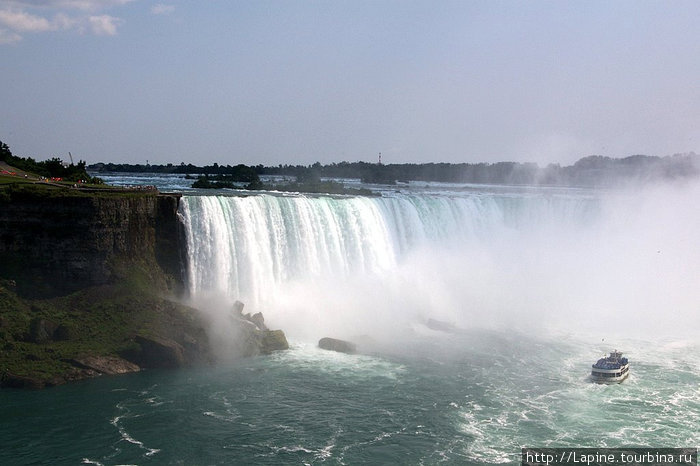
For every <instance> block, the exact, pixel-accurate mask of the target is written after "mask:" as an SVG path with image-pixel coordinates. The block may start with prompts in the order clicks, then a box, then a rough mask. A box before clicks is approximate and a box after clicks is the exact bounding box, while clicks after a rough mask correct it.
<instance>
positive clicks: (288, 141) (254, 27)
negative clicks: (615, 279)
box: [0, 0, 700, 165]
mask: <svg viewBox="0 0 700 466" xmlns="http://www.w3.org/2000/svg"><path fill="white" fill-rule="evenodd" d="M0 61H1V62H2V72H1V73H0V103H1V105H2V112H0V140H2V141H3V142H5V143H7V144H9V145H10V147H11V149H12V150H13V152H14V153H15V154H17V155H23V156H32V157H35V158H38V159H44V158H47V157H51V156H54V155H56V156H61V157H67V154H68V152H69V151H70V152H72V154H73V156H74V157H75V158H80V159H84V160H87V161H88V163H94V162H100V161H104V162H108V161H111V162H129V163H145V162H146V160H148V161H149V162H150V163H168V162H171V163H176V164H177V163H180V162H192V163H195V164H208V163H212V162H218V163H222V164H228V163H231V164H234V163H247V164H258V163H262V164H265V165H276V164H279V163H290V164H297V163H300V164H310V163H313V162H316V161H320V162H322V163H330V162H340V161H343V160H346V161H357V160H365V161H375V160H376V159H377V154H378V153H379V152H381V153H382V158H383V161H384V162H385V163H403V162H415V163H420V162H440V161H444V162H470V163H473V162H496V161H505V160H508V161H520V162H537V163H539V164H540V165H543V164H547V163H551V162H555V163H561V164H563V165H568V164H570V163H572V162H574V161H575V160H577V159H578V158H580V157H583V156H586V155H591V154H599V155H607V156H611V157H624V156H628V155H633V154H647V155H659V156H663V155H670V154H674V153H685V152H690V151H695V152H700V85H698V79H699V78H698V76H700V2H697V1H694V0H693V1H673V2H668V1H658V2H653V1H615V2H610V1H577V2H573V1H571V2H568V1H517V2H516V1H494V0H489V1H466V0H464V1H409V0H405V1H389V0H386V1H384V0H371V1H370V0H350V1H332V0H325V1H292V0H284V1H282V0H278V1H267V0H250V1H228V0H226V1H224V0H216V1H215V0H211V1H197V2H195V1H163V2H155V1H146V0H45V1H38V0H34V1H32V0H28V1H17V0H0Z"/></svg>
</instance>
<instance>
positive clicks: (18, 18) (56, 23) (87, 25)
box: [0, 0, 167, 44]
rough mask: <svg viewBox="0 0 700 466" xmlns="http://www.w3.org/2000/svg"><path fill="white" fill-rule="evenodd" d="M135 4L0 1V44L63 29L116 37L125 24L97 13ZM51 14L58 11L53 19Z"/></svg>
mask: <svg viewBox="0 0 700 466" xmlns="http://www.w3.org/2000/svg"><path fill="white" fill-rule="evenodd" d="M132 1H134V0H5V1H2V2H0V5H1V6H0V44H10V43H14V42H18V41H20V40H21V39H22V35H23V34H25V33H41V32H48V31H59V30H75V31H77V32H79V33H81V34H82V33H85V32H91V33H92V34H95V35H101V36H113V35H116V34H117V28H118V26H119V25H120V24H121V23H122V22H123V21H122V20H121V19H119V18H118V17H115V16H111V15H107V14H97V13H100V12H102V11H104V10H107V9H109V8H113V7H118V6H123V5H126V4H127V3H130V2H132ZM156 6H162V7H164V8H165V10H164V11H167V5H160V4H159V5H156ZM51 11H54V12H55V14H54V15H53V17H52V18H51V17H50V12H51ZM90 13H92V14H90Z"/></svg>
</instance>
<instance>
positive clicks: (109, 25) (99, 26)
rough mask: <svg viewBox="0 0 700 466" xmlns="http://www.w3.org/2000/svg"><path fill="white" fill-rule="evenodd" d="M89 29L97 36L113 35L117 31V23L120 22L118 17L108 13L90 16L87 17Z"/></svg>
mask: <svg viewBox="0 0 700 466" xmlns="http://www.w3.org/2000/svg"><path fill="white" fill-rule="evenodd" d="M88 21H89V23H90V29H91V30H92V32H93V34H96V35H98V36H113V35H115V34H116V33H117V24H119V23H120V22H121V20H120V19H119V18H115V17H114V16H109V15H100V16H90V18H88Z"/></svg>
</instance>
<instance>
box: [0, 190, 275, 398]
mask: <svg viewBox="0 0 700 466" xmlns="http://www.w3.org/2000/svg"><path fill="white" fill-rule="evenodd" d="M178 202H179V195H164V194H159V193H157V192H155V191H149V192H139V191H135V192H131V191H121V192H118V191H105V192H99V193H86V192H81V191H74V190H65V189H61V190H51V189H49V190H46V189H39V188H35V187H21V188H19V189H14V188H11V189H4V190H3V189H0V258H1V260H0V385H1V386H10V387H29V388H40V387H43V386H47V385H57V384H61V383H65V382H67V381H71V380H77V379H82V378H86V377H94V376H98V375H102V374H120V373H124V372H132V371H136V370H140V369H142V368H161V367H162V368H173V367H180V366H184V365H192V364H201V363H211V362H213V361H214V360H215V357H214V353H213V351H212V347H211V343H210V339H209V337H208V332H207V329H208V328H209V325H210V323H209V322H208V321H207V319H206V317H205V315H204V314H202V313H201V312H199V311H198V310H196V309H193V308H190V307H188V306H185V305H183V304H181V303H180V302H179V300H178V299H177V298H178V296H179V294H180V293H179V292H180V291H181V288H182V279H181V263H180V238H179V236H180V227H179V225H180V224H179V221H178V214H177V209H178ZM261 318H262V317H261ZM256 325H257V324H256ZM248 327H249V326H245V325H244V326H242V327H241V330H242V333H241V332H238V333H240V339H241V342H240V343H241V345H243V348H242V350H241V353H240V354H249V355H254V354H264V353H269V352H271V351H274V350H277V349H284V348H286V347H287V344H286V340H285V339H284V335H283V334H282V333H281V332H280V331H276V332H275V331H270V330H267V329H266V328H258V327H256V326H255V325H253V327H254V328H250V329H249V328H248Z"/></svg>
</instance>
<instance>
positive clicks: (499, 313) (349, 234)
mask: <svg viewBox="0 0 700 466" xmlns="http://www.w3.org/2000/svg"><path fill="white" fill-rule="evenodd" d="M180 213H181V215H182V218H183V223H184V227H185V232H186V238H187V270H186V281H187V286H188V289H189V294H190V297H191V298H192V299H193V300H194V301H196V300H197V299H205V297H208V296H218V297H219V298H221V299H223V300H225V301H226V302H233V301H235V300H241V301H243V302H245V303H246V305H247V309H250V310H251V311H252V312H257V311H262V312H264V313H265V316H266V319H268V320H270V321H272V322H274V323H275V325H277V326H279V327H280V328H284V329H285V331H289V332H290V333H291V335H292V336H293V337H294V336H296V337H301V338H309V339H310V340H317V339H318V338H319V337H321V336H324V332H326V331H332V332H335V333H334V334H335V335H339V336H346V337H348V336H352V335H359V334H365V333H368V334H372V333H376V332H377V331H378V329H382V328H383V329H391V330H392V331H394V332H395V331H397V329H398V328H400V327H401V326H406V325H410V324H411V323H414V322H424V321H425V320H426V318H428V317H438V318H441V319H444V320H447V321H450V322H454V323H456V324H459V325H470V324H471V323H474V322H476V323H477V324H492V323H503V322H502V320H503V318H504V315H505V314H508V315H510V313H512V312H513V310H514V309H515V310H516V311H520V312H522V313H524V314H527V313H528V312H529V311H535V310H536V311H537V312H542V306H543V305H544V304H545V303H543V301H547V300H549V301H552V296H551V294H552V293H551V290H549V291H547V290H548V289H549V287H550V285H548V284H547V283H546V281H545V282H544V283H543V285H544V286H543V287H542V288H544V291H542V290H540V291H539V292H538V293H534V292H533V287H534V283H531V282H532V281H533V280H537V279H546V278H547V277H545V276H542V274H543V273H545V272H544V270H543V269H542V268H545V269H546V268H548V267H550V266H551V267H556V266H557V265H561V264H558V260H559V259H560V258H561V257H560V256H557V255H556V254H554V253H553V252H552V251H554V250H555V249H556V248H557V247H562V246H564V247H568V246H567V245H570V243H569V242H570V241H572V238H573V236H574V235H580V234H582V233H581V232H586V231H590V230H591V229H592V228H593V226H595V225H597V224H598V223H597V222H598V219H599V217H600V213H601V212H600V202H599V199H597V198H596V197H593V196H591V195H589V194H585V195H583V194H580V193H579V194H576V195H571V194H570V193H560V192H556V193H552V192H545V193H541V192H535V193H532V194H527V195H523V194H522V193H519V194H518V195H512V194H509V193H488V192H486V193H484V192H478V193H464V192H462V193H457V194H454V195H453V194H435V193H429V194H399V193H392V194H391V195H385V196H384V197H328V196H319V197H306V196H279V195H270V194H263V195H255V196H246V197H242V196H185V197H184V198H183V199H182V203H181V206H180ZM574 232H578V233H576V234H575V233H574ZM547 254H549V257H547V256H546V255H547ZM547 273H549V272H547ZM538 294H539V295H541V297H540V298H538V297H536V296H535V295H538ZM555 294H556V293H555ZM523 299H525V300H528V299H529V301H530V303H529V304H528V305H525V306H524V307H525V308H523V305H522V303H521V302H520V301H522V300H523ZM558 304H560V303H557V302H550V303H549V307H551V306H556V305H558ZM528 306H531V308H530V309H528Z"/></svg>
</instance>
